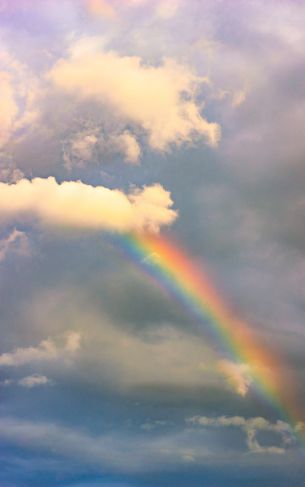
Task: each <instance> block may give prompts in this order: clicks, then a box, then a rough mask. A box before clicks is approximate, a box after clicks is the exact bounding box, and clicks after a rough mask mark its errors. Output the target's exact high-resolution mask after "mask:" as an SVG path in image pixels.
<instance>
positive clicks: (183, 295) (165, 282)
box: [120, 233, 300, 429]
mask: <svg viewBox="0 0 305 487" xmlns="http://www.w3.org/2000/svg"><path fill="white" fill-rule="evenodd" d="M120 246H121V248H122V249H123V251H124V253H125V254H126V255H127V256H128V259H129V260H132V261H133V262H134V263H135V264H136V265H137V266H140V268H141V269H142V270H143V271H144V272H145V273H146V274H147V275H148V276H149V277H150V278H152V279H153V280H154V282H156V283H157V284H158V285H159V287H161V288H162V290H163V291H164V292H166V293H167V294H169V295H170V296H171V297H173V298H175V299H177V300H179V302H180V303H182V305H183V306H184V307H185V308H186V309H187V311H188V312H189V313H191V314H192V315H193V316H195V317H196V319H197V320H199V321H200V322H201V323H203V324H204V325H205V329H206V330H207V329H208V330H209V331H210V332H212V334H213V338H214V339H216V340H217V343H218V345H219V346H220V347H221V349H222V350H223V351H224V352H225V353H226V354H229V355H230V357H231V358H232V359H234V360H235V362H237V363H245V364H247V365H248V367H249V370H250V374H251V377H252V381H253V385H254V387H255V389H256V391H258V392H259V393H260V395H262V396H263V397H264V398H265V399H266V400H267V401H268V402H269V403H270V404H271V405H272V407H273V408H274V409H275V410H276V411H277V412H278V413H279V415H280V417H281V419H283V420H285V421H287V422H288V423H289V424H290V425H291V427H292V428H293V429H295V427H296V425H297V424H298V423H299V420H300V417H299V415H298V414H297V413H296V412H295V410H296V408H295V406H294V405H292V404H291V403H290V404H288V401H286V400H284V398H283V378H282V377H281V375H280V373H279V361H278V360H277V359H276V358H275V357H274V356H273V355H272V354H271V353H270V351H269V350H267V349H265V348H264V347H262V345H261V344H259V343H258V341H257V340H256V339H255V337H254V334H253V332H252V330H251V328H250V327H249V326H248V325H246V324H245V323H244V322H242V321H241V320H239V319H238V318H236V317H235V316H234V315H233V314H232V312H231V311H230V310H229V306H227V305H226V304H225V303H224V301H223V300H222V299H221V298H220V296H219V294H218V293H217V292H216V290H215V288H214V287H213V285H212V283H211V280H210V279H209V277H208V276H207V275H206V273H204V272H203V271H202V270H201V269H200V270H199V269H198V266H196V265H195V264H194V263H193V262H192V259H191V258H190V257H188V256H187V254H186V253H185V252H184V251H182V250H181V249H180V248H179V247H178V246H177V245H176V244H173V243H172V242H171V241H170V240H169V239H167V238H164V237H162V236H160V235H152V234H135V233H134V234H128V235H125V236H123V237H122V238H121V245H120ZM286 387H287V385H286ZM286 392H287V391H286ZM291 395H293V394H290V393H289V392H288V393H286V394H285V396H286V397H287V396H288V397H289V401H290V397H291Z"/></svg>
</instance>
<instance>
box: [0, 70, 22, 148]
mask: <svg viewBox="0 0 305 487" xmlns="http://www.w3.org/2000/svg"><path fill="white" fill-rule="evenodd" d="M0 92H1V111H0V147H1V146H2V145H4V144H5V143H6V142H7V140H8V138H9V136H10V134H11V130H12V129H13V124H14V121H15V118H16V116H17V114H18V106H17V103H16V94H15V90H14V88H13V84H12V81H11V76H10V74H9V73H6V72H3V71H2V72H0Z"/></svg>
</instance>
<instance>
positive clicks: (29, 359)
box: [0, 331, 81, 367]
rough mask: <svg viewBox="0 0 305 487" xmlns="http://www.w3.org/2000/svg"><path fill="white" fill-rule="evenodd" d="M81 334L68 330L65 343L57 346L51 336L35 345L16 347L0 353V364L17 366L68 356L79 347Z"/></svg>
mask: <svg viewBox="0 0 305 487" xmlns="http://www.w3.org/2000/svg"><path fill="white" fill-rule="evenodd" d="M80 339H81V336H80V334H79V333H77V332H75V331H69V332H68V333H67V334H66V336H65V343H64V344H63V345H61V346H59V345H58V344H57V343H56V342H55V340H53V339H52V338H47V339H46V340H43V341H42V342H41V343H40V344H39V345H38V346H37V347H27V348H16V349H15V350H14V351H13V352H7V353H3V354H1V355H0V366H2V367H3V366H5V367H18V366H20V365H25V364H30V363H33V362H41V361H52V360H57V359H59V358H65V357H67V356H68V357H69V355H71V354H74V353H75V352H77V351H78V350H79V348H80Z"/></svg>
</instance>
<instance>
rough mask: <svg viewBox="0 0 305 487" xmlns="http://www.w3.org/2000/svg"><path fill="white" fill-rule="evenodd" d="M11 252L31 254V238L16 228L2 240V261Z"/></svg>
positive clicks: (0, 253) (0, 248)
mask: <svg viewBox="0 0 305 487" xmlns="http://www.w3.org/2000/svg"><path fill="white" fill-rule="evenodd" d="M9 252H14V253H15V254H18V255H29V253H30V249H29V239H28V237H27V235H26V233H25V232H21V231H20V230H17V229H16V228H15V229H14V230H12V231H11V233H10V234H9V235H8V236H7V237H5V238H3V239H1V240H0V262H2V261H3V260H5V258H6V256H7V255H8V253H9Z"/></svg>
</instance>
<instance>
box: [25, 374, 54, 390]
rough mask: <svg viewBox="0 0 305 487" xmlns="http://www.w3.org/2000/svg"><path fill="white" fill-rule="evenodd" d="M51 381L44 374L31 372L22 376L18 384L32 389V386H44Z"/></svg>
mask: <svg viewBox="0 0 305 487" xmlns="http://www.w3.org/2000/svg"><path fill="white" fill-rule="evenodd" d="M50 383H51V381H50V379H48V378H47V377H46V376H45V375H40V374H33V375H28V376H27V377H23V378H22V379H20V380H19V381H18V384H19V385H20V386H22V387H26V388H28V389H32V388H33V387H39V386H44V385H47V384H50Z"/></svg>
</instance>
